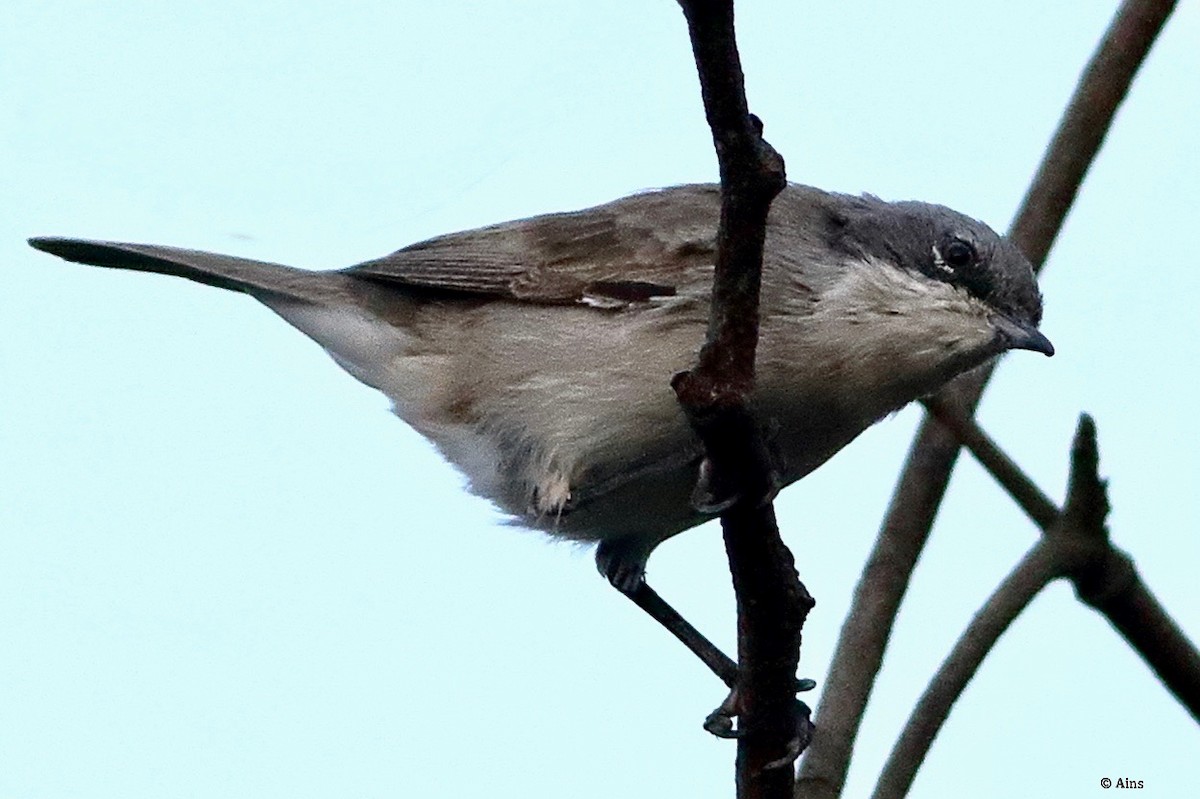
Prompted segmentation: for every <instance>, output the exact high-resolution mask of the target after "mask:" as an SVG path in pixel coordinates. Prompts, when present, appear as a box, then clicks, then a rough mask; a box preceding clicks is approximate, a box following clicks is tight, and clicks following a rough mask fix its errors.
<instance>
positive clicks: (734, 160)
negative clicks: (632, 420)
mask: <svg viewBox="0 0 1200 799" xmlns="http://www.w3.org/2000/svg"><path fill="white" fill-rule="evenodd" d="M679 2H680V5H681V6H682V7H683V12H684V15H685V16H686V17H687V22H688V31H689V33H690V36H691V40H692V50H693V53H694V54H695V58H696V70H697V72H698V74H699V77H700V89H701V95H702V97H703V100H704V110H705V115H706V116H707V119H708V123H709V127H710V128H711V129H712V134H713V143H714V145H715V147H716V152H717V159H718V161H719V163H720V174H721V219H720V227H719V229H718V233H717V257H716V271H715V274H714V278H713V296H712V312H711V316H710V318H709V328H708V336H707V339H706V341H705V343H704V346H703V348H702V349H701V351H700V355H699V359H698V363H697V365H696V367H695V368H693V369H691V370H690V371H687V372H681V373H680V374H678V375H676V376H675V379H674V380H673V381H672V386H673V387H674V389H675V392H676V395H677V397H678V399H679V402H680V404H681V406H682V407H683V409H684V411H685V413H686V414H687V416H688V420H689V421H690V423H691V425H692V428H693V429H694V430H695V431H696V433H697V435H698V436H699V438H700V440H701V441H702V442H703V443H704V447H705V452H706V460H705V467H704V472H705V475H706V477H705V479H706V481H707V483H708V484H709V486H710V487H717V488H718V489H719V491H718V496H717V499H718V501H719V502H720V504H721V505H722V506H723V507H725V508H726V510H725V512H724V513H723V514H722V516H721V526H722V530H723V533H724V538H725V548H726V552H727V554H728V556H729V567H730V571H731V573H732V577H733V585H734V590H735V592H736V594H737V608H738V660H739V663H740V669H739V673H738V681H737V686H736V687H735V689H734V694H732V695H731V700H733V701H731V702H730V704H731V708H732V711H733V713H736V714H737V715H738V716H739V725H738V726H739V737H738V752H737V767H736V771H737V792H738V796H739V797H743V799H748V797H786V796H789V795H790V794H791V786H792V771H791V769H790V768H782V767H780V766H781V765H785V764H790V763H791V761H792V759H794V756H795V754H797V753H798V751H797V750H796V749H795V747H796V745H797V742H796V739H797V735H796V727H797V721H796V713H795V687H796V681H795V675H796V667H797V665H798V662H799V651H800V630H801V627H802V625H803V623H804V617H805V616H806V615H807V613H808V609H809V608H810V607H811V606H812V598H811V597H809V595H808V593H807V591H805V589H804V586H803V585H802V584H801V583H800V581H799V579H798V576H797V574H796V571H795V568H794V565H793V560H792V556H791V553H790V552H789V551H788V549H787V547H786V546H784V544H783V541H782V540H781V539H780V537H779V529H778V527H777V526H776V523H775V513H774V509H773V508H772V506H771V503H770V497H771V496H772V495H773V492H774V485H775V477H774V474H773V472H772V469H771V463H770V458H769V457H768V453H767V448H766V447H765V445H764V443H763V440H762V433H761V431H760V430H759V428H758V424H757V422H756V420H755V419H754V417H753V416H752V415H751V413H750V412H749V409H748V405H749V401H750V397H751V393H752V391H753V387H754V358H755V350H756V348H757V345H758V329H759V317H758V308H759V289H760V286H761V275H762V256H763V247H764V243H765V241H766V224H767V213H768V211H769V209H770V206H771V201H772V200H774V198H775V196H776V195H777V194H778V193H779V192H780V191H782V190H783V187H784V185H785V181H786V179H785V176H784V166H783V159H782V158H781V157H780V156H779V154H778V153H776V152H775V150H774V149H772V148H771V146H770V145H769V144H767V142H766V141H764V140H763V138H762V123H761V122H759V120H758V119H757V118H756V117H754V116H752V115H751V114H750V112H749V108H748V105H747V103H746V94H745V87H744V85H743V75H742V68H741V61H740V59H739V57H738V52H737V43H736V41H735V37H734V27H733V3H732V0H679ZM803 743H804V742H803V741H801V742H800V745H803Z"/></svg>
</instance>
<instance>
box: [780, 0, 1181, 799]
mask: <svg viewBox="0 0 1200 799" xmlns="http://www.w3.org/2000/svg"><path fill="white" fill-rule="evenodd" d="M1174 7H1175V2H1173V0H1126V2H1125V3H1124V4H1123V5H1122V6H1121V8H1120V10H1119V11H1118V12H1117V15H1116V17H1115V18H1114V20H1113V22H1112V23H1111V24H1110V26H1109V29H1108V31H1107V33H1106V34H1105V36H1104V39H1103V40H1102V41H1101V43H1100V45H1099V47H1098V49H1097V51H1096V53H1095V54H1094V55H1093V57H1092V60H1091V62H1089V64H1088V66H1087V68H1086V69H1085V70H1084V72H1083V75H1082V76H1081V78H1080V81H1079V84H1078V85H1077V87H1076V90H1075V94H1074V95H1073V96H1072V99H1071V101H1070V103H1069V104H1068V106H1067V109H1066V111H1065V112H1064V114H1063V118H1062V120H1061V121H1060V123H1059V127H1058V130H1057V132H1056V134H1055V136H1054V139H1053V140H1052V142H1051V144H1050V146H1049V148H1048V149H1047V152H1046V154H1045V156H1044V157H1043V160H1042V163H1041V166H1040V167H1039V169H1038V172H1037V175H1036V176H1035V178H1034V180H1033V183H1032V184H1031V186H1030V189H1029V191H1028V193H1027V194H1026V196H1025V200H1024V201H1023V202H1022V204H1021V208H1020V210H1019V211H1018V213H1017V216H1016V218H1015V220H1014V222H1013V224H1012V227H1011V228H1010V231H1009V236H1010V238H1011V239H1012V241H1013V242H1014V243H1015V244H1016V245H1017V246H1018V247H1019V248H1020V249H1021V251H1022V252H1024V253H1025V255H1026V256H1027V257H1028V258H1029V260H1030V262H1031V263H1033V265H1034V267H1035V268H1036V269H1038V270H1039V271H1040V269H1041V267H1042V265H1043V264H1044V263H1045V260H1046V256H1047V254H1048V253H1049V251H1050V247H1051V246H1052V245H1053V243H1054V239H1055V238H1056V236H1057V234H1058V231H1059V229H1060V228H1061V227H1062V223H1063V220H1064V219H1065V217H1066V214H1067V211H1068V210H1070V206H1071V203H1072V201H1073V200H1074V198H1075V195H1076V194H1077V192H1078V191H1079V187H1080V186H1081V184H1082V183H1083V178H1084V176H1085V175H1086V173H1087V170H1088V168H1089V166H1090V165H1091V163H1092V161H1093V160H1094V158H1095V156H1096V153H1097V152H1098V151H1099V148H1100V145H1101V143H1102V142H1103V140H1104V137H1105V135H1106V134H1107V132H1108V129H1109V127H1110V126H1111V124H1112V120H1113V117H1114V115H1115V114H1116V110H1117V107H1118V106H1119V105H1120V103H1121V101H1122V100H1123V99H1124V97H1125V95H1126V94H1127V93H1128V90H1129V86H1130V84H1131V83H1132V81H1133V77H1134V75H1135V74H1136V73H1137V70H1138V68H1139V67H1140V66H1141V64H1142V62H1143V61H1144V60H1145V57H1146V55H1147V53H1148V52H1149V49H1150V46H1151V45H1152V44H1153V42H1154V40H1155V38H1156V37H1157V36H1158V34H1159V31H1161V29H1162V26H1163V25H1164V24H1165V23H1166V20H1167V18H1168V17H1169V16H1170V14H1171V11H1172V10H1174ZM991 374H992V369H991V368H987V369H981V370H977V371H976V372H975V373H972V374H970V375H967V376H965V378H964V379H961V380H958V381H956V382H955V383H954V384H952V385H950V386H947V387H946V389H944V390H943V391H942V392H941V398H942V399H943V400H945V401H947V402H953V403H957V404H958V405H959V407H961V408H963V409H964V410H965V411H967V412H968V413H973V412H974V409H975V408H976V407H977V405H978V403H979V399H980V397H981V396H982V394H983V389H984V387H985V386H986V385H987V381H988V379H989V378H990V376H991ZM958 452H959V445H958V442H957V440H956V439H955V437H954V436H953V435H952V434H951V433H950V432H949V431H947V430H945V429H944V428H941V427H940V426H939V425H937V424H936V423H933V422H932V421H930V420H926V421H925V422H924V423H923V424H922V425H921V428H920V430H919V431H918V433H917V435H916V437H915V439H914V442H913V446H912V448H911V449H910V450H909V456H908V460H907V462H906V463H905V466H904V471H903V473H902V474H901V476H900V479H899V480H898V481H897V484H896V489H895V491H894V493H893V495H892V502H891V505H890V507H889V508H888V513H887V516H886V517H885V519H884V522H883V524H882V526H881V530H880V534H879V538H878V540H877V542H876V545H875V548H874V550H873V551H872V553H871V555H870V557H869V558H868V561H867V564H866V566H865V567H864V569H863V574H862V577H861V578H860V580H859V584H858V587H857V588H856V590H855V595H854V600H853V603H852V606H851V610H850V613H849V615H848V617H847V619H846V622H845V624H844V626H843V628H842V633H841V636H840V637H839V640H838V645H837V649H836V651H835V653H834V657H833V662H832V664H831V666H830V670H829V679H828V680H827V681H826V684H825V690H824V692H823V693H822V696H821V703H820V705H819V706H818V708H817V714H816V715H817V718H818V719H819V723H820V732H819V734H818V735H817V736H816V737H815V739H814V740H813V743H812V746H811V747H810V749H809V751H808V752H807V754H806V755H805V758H804V762H803V763H802V765H801V769H800V774H799V778H798V782H797V786H796V795H797V796H798V797H836V796H839V795H840V794H841V791H842V787H843V786H844V785H845V781H846V772H847V770H848V769H849V766H850V758H851V755H852V753H853V748H854V740H855V738H856V737H857V735H858V730H859V727H860V725H861V723H862V716H863V712H864V711H865V709H866V703H867V700H868V698H869V697H870V693H871V689H872V687H873V686H874V683H875V677H876V675H877V674H878V672H879V666H880V664H881V663H882V660H883V652H884V649H885V647H886V645H887V641H888V638H889V636H890V635H891V632H892V627H893V625H894V622H895V618H896V612H897V610H898V609H899V607H900V600H901V599H902V598H903V596H904V593H905V591H906V590H907V588H908V583H909V580H910V579H911V576H912V571H913V569H914V568H915V566H916V562H917V558H918V556H919V555H920V553H921V550H922V549H923V548H924V546H925V542H926V540H927V539H928V536H929V531H930V529H931V528H932V526H933V520H934V518H935V516H936V515H937V510H938V507H939V505H940V504H941V501H942V497H943V496H944V495H945V492H946V487H947V485H948V483H949V479H950V472H951V470H952V469H953V467H954V463H955V461H956V460H957V458H958Z"/></svg>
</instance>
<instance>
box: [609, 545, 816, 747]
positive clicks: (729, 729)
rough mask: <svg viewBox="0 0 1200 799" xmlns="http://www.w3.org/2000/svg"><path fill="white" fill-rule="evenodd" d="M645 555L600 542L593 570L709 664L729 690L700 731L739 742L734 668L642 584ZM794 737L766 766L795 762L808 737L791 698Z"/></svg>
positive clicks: (799, 686) (804, 712) (806, 713)
mask: <svg viewBox="0 0 1200 799" xmlns="http://www.w3.org/2000/svg"><path fill="white" fill-rule="evenodd" d="M648 556H649V551H648V550H647V548H646V546H645V543H644V541H642V540H641V539H637V538H632V537H630V538H618V539H609V540H606V541H601V542H600V546H599V548H598V549H597V550H596V566H597V568H599V569H600V573H601V574H603V575H604V576H605V577H606V578H607V579H608V581H609V583H610V584H611V585H612V587H613V588H616V589H617V590H618V591H620V592H621V593H622V594H624V595H625V596H627V597H629V598H630V599H632V600H633V602H634V604H635V605H637V606H638V607H639V608H641V609H642V610H644V611H646V613H647V614H649V616H650V618H652V619H654V620H655V621H657V622H658V623H659V624H661V625H662V626H663V627H665V628H666V629H667V632H669V633H671V635H673V636H675V637H676V638H678V639H679V640H680V641H681V642H682V643H683V645H684V646H686V647H687V648H688V649H690V650H691V651H692V654H694V655H695V656H696V657H698V658H700V662H701V663H703V664H704V665H705V666H708V668H709V670H710V671H712V673H713V674H715V675H717V678H718V679H720V680H721V682H723V683H725V685H726V686H728V688H729V695H728V696H726V697H725V700H724V701H723V702H721V704H720V706H719V707H717V709H716V710H714V711H713V712H712V713H709V714H708V717H707V718H705V719H704V729H706V730H708V732H710V733H712V734H713V735H715V736H717V737H718V738H737V737H739V736H741V735H742V734H743V732H744V730H743V729H742V728H741V727H740V726H739V727H737V728H735V727H734V719H735V718H737V717H738V716H739V715H741V700H740V697H739V695H738V689H737V683H738V664H737V663H736V662H735V661H734V660H733V659H731V658H730V657H729V656H728V655H726V654H725V653H724V652H722V651H721V650H720V649H718V648H717V647H716V645H715V644H713V643H712V642H711V641H709V640H708V639H707V638H705V637H704V635H703V634H702V633H701V632H700V631H699V630H697V629H696V628H695V627H693V626H692V625H691V623H689V622H688V620H687V619H685V618H683V616H681V615H680V614H679V611H677V610H675V608H673V607H671V606H670V604H668V603H667V601H666V600H664V599H663V598H662V597H661V596H659V595H658V592H657V591H655V590H654V589H653V588H651V587H650V586H649V585H647V584H646V559H647V558H648ZM815 687H816V683H815V682H814V681H812V680H809V679H797V680H796V692H797V693H800V692H803V691H811V690H812V689H813V688H815ZM795 702H796V705H795V713H794V715H795V725H796V729H795V733H794V735H793V737H792V739H791V742H790V743H789V745H788V751H787V752H786V753H785V754H784V756H783V757H781V758H779V759H778V760H775V761H773V762H772V763H770V764H768V766H767V768H779V767H782V766H784V765H787V764H789V763H791V762H792V761H794V760H795V759H796V757H797V756H798V755H799V754H800V752H802V751H804V748H805V747H806V746H807V745H808V742H809V740H811V738H812V731H813V724H812V720H811V713H812V711H811V710H810V709H809V707H808V705H806V704H805V703H804V702H801V701H800V700H799V699H797V700H795Z"/></svg>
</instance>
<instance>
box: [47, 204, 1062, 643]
mask: <svg viewBox="0 0 1200 799" xmlns="http://www.w3.org/2000/svg"><path fill="white" fill-rule="evenodd" d="M719 216H720V188H719V186H717V185H713V184H694V185H684V186H676V187H672V188H665V189H658V190H651V191H645V192H640V193H637V194H633V195H631V196H628V197H625V198H622V199H619V200H616V201H614V202H610V203H607V204H604V205H599V206H596V207H593V208H588V209H583V210H578V211H571V212H565V213H551V214H546V215H541V216H535V217H532V218H528V219H522V220H517V221H513V222H506V223H502V224H497V225H491V226H487V227H482V228H478V229H474V230H468V231H464V232H459V233H451V234H448V235H443V236H438V237H435V238H432V239H428V240H426V241H422V242H418V243H415V244H412V245H410V246H407V247H404V248H402V249H400V250H397V251H395V252H393V253H391V254H390V255H386V256H384V257H381V258H378V259H375V260H371V261H367V262H365V263H361V264H358V265H356V266H352V267H349V268H345V269H338V270H331V271H311V270H304V269H297V268H294V267H289V266H283V265H280V264H274V263H267V262H262V261H257V260H250V259H246V258H239V257H234V256H229V255H219V254H215V253H209V252H202V251H197V250H189V249H181V248H176V247H165V246H159V245H149V244H131V243H119V242H108V241H90V240H80V239H71V238H57V237H43V238H33V239H30V240H29V243H30V244H31V245H32V246H33V247H35V248H36V249H38V250H42V251H44V252H47V253H50V254H53V255H56V256H59V257H60V258H63V259H65V260H67V261H74V262H78V263H83V264H91V265H95V266H102V267H111V268H117V269H131V270H137V271H144V272H157V273H162V274H167V275H174V276H178V277H184V278H188V279H189V280H193V281H196V282H199V283H203V284H207V285H210V286H215V287H218V288H222V289H228V290H232V291H238V292H241V293H244V294H248V295H250V296H251V297H253V298H254V299H256V300H258V301H259V302H260V303H262V304H263V305H265V306H266V307H267V308H269V309H270V310H271V311H273V312H275V313H276V314H277V315H278V316H280V317H282V318H283V319H284V321H286V322H288V323H289V324H291V325H292V326H293V327H295V328H296V329H298V330H299V331H300V332H302V333H304V334H305V335H307V336H308V337H309V338H311V339H312V340H314V341H315V342H316V343H317V344H319V345H320V346H321V347H323V348H324V350H325V351H326V352H327V353H328V354H329V355H330V356H331V357H332V358H333V360H334V361H335V362H336V363H337V364H338V365H339V366H340V367H341V368H342V369H344V370H345V371H346V372H348V373H349V374H350V375H352V376H353V377H355V378H357V379H358V380H359V381H361V382H362V383H365V384H366V385H368V386H371V387H372V388H375V389H377V390H379V391H381V392H382V393H383V394H385V395H386V396H387V397H388V398H389V399H390V400H391V402H392V406H393V409H394V412H395V413H396V415H397V416H399V417H400V419H402V420H403V421H404V422H406V423H407V424H409V425H410V426H412V427H413V428H414V429H415V430H417V431H418V432H419V433H420V434H422V435H423V436H424V437H425V438H427V439H428V440H429V441H431V442H432V443H433V444H434V445H435V446H436V448H437V449H438V450H439V451H440V452H441V454H442V455H443V456H444V458H445V459H446V460H447V461H449V462H450V463H451V464H453V465H454V466H456V467H457V468H458V469H459V470H460V471H461V472H462V473H463V474H464V475H465V476H466V478H467V483H468V486H469V489H470V491H472V492H473V493H475V494H477V495H479V496H481V497H484V498H486V499H488V500H490V501H491V502H492V503H494V505H495V506H496V507H498V508H499V509H500V510H501V511H502V512H503V513H504V514H506V516H507V517H508V518H509V519H511V520H512V521H513V522H515V523H516V524H518V525H520V526H524V527H527V528H532V529H534V530H541V531H544V532H545V533H548V534H549V535H551V536H553V537H555V538H561V539H569V540H574V541H580V542H585V543H594V544H596V563H597V567H598V568H599V570H600V572H601V573H602V574H603V575H604V576H605V577H606V578H607V579H608V580H609V582H610V583H611V584H612V585H613V586H614V587H616V588H617V589H618V590H620V591H621V592H622V593H624V594H626V595H630V596H633V595H634V594H636V593H637V592H638V590H639V588H640V587H642V586H644V585H645V571H646V564H647V561H648V559H649V558H650V555H651V553H652V552H653V551H654V549H655V548H656V547H657V546H658V545H659V544H661V543H662V542H663V541H665V540H667V539H668V538H670V537H672V536H674V535H676V534H678V533H680V532H683V531H685V530H687V529H690V528H693V527H695V526H697V525H699V524H700V523H702V522H704V521H706V520H708V519H710V518H713V517H714V516H715V515H717V513H718V512H719V509H718V508H714V507H712V506H706V505H705V504H704V503H700V502H697V501H696V499H695V497H696V486H697V483H698V481H700V480H701V479H702V474H701V473H702V471H703V469H702V464H703V461H704V452H703V448H702V445H701V443H700V441H699V439H698V438H697V437H696V435H695V433H694V432H693V430H692V428H691V427H690V425H689V423H688V420H687V418H686V417H685V415H684V413H683V411H682V410H681V408H680V406H679V404H678V402H677V400H676V397H675V394H674V392H673V391H672V389H671V385H670V382H671V378H672V376H673V375H674V374H676V373H678V372H680V371H682V370H685V369H687V368H688V367H689V366H690V365H692V364H693V362H694V359H695V357H696V353H697V351H698V349H699V347H700V345H701V344H702V343H703V342H704V338H705V331H706V327H707V324H708V318H709V311H710V300H711V290H712V279H713V271H714V262H715V256H716V246H717V245H716V240H717V227H718V221H719ZM760 316H761V319H760V339H759V346H758V350H757V356H756V363H755V369H756V378H755V385H754V391H753V394H752V396H751V406H750V407H751V412H752V413H753V415H754V418H755V420H756V421H758V422H759V423H760V424H761V425H762V426H763V428H764V429H769V430H770V431H771V438H772V447H773V451H774V452H776V454H777V458H778V464H777V470H778V475H777V479H778V482H779V483H780V484H781V485H782V486H786V485H789V484H791V483H794V482H795V481H797V480H799V479H801V478H803V477H804V476H806V475H808V474H809V473H811V472H812V471H813V470H814V469H816V468H818V467H819V466H820V465H821V464H823V463H825V462H826V461H827V460H829V458H831V457H832V456H833V455H834V454H836V453H837V452H838V451H839V450H841V449H842V448H843V447H845V446H846V445H847V444H849V443H850V442H851V441H852V440H854V439H855V438H856V437H857V436H858V435H859V434H860V433H862V432H863V431H864V430H865V429H867V428H868V427H870V426H871V425H872V424H874V423H875V422H877V421H879V420H880V419H883V418H885V417H886V416H888V415H889V414H892V413H893V412H895V411H897V410H899V409H900V408H902V407H904V406H905V405H907V404H908V403H910V402H912V401H914V400H916V399H919V398H921V397H923V396H926V395H929V394H931V393H933V392H935V391H937V390H938V389H939V388H940V387H942V386H943V385H945V384H946V383H947V382H949V381H950V380H952V379H953V378H955V377H956V376H958V375H960V374H962V373H964V372H966V371H969V370H971V369H974V368H976V367H979V366H980V365H982V364H984V363H986V362H988V361H990V360H992V359H993V358H995V357H997V356H998V355H1000V354H1002V353H1004V352H1007V351H1009V350H1012V349H1025V350H1031V351H1035V352H1040V353H1043V354H1045V355H1052V354H1053V353H1054V347H1053V345H1052V344H1051V343H1050V341H1049V339H1047V338H1046V336H1045V335H1043V334H1042V333H1041V332H1040V330H1039V325H1040V322H1041V318H1042V295H1041V293H1040V292H1039V290H1038V286H1037V282H1036V278H1035V275H1034V272H1033V269H1032V268H1031V266H1030V264H1029V262H1028V260H1027V259H1026V258H1025V257H1024V256H1023V255H1022V254H1021V252H1020V251H1019V250H1018V249H1017V247H1016V246H1015V245H1014V244H1013V243H1012V242H1010V241H1008V240H1006V239H1005V238H1003V237H1001V236H1000V235H998V234H997V233H996V232H995V231H993V230H992V229H991V228H990V227H988V226H987V225H986V224H984V223H983V222H980V221H978V220H975V219H973V218H971V217H969V216H966V215H964V214H961V213H959V212H957V211H954V210H952V209H950V208H947V207H945V206H941V205H935V204H930V203H924V202H916V201H901V202H888V201H885V200H882V199H880V198H878V197H876V196H873V195H870V194H864V195H849V194H841V193H835V192H827V191H823V190H821V189H817V188H814V187H810V186H804V185H799V184H789V185H787V186H786V187H785V188H784V189H783V191H782V192H781V193H780V194H779V195H778V196H777V197H776V199H775V200H774V202H773V203H772V205H771V207H770V212H769V215H768V219H767V226H766V239H765V245H764V253H763V264H762V298H761V309H760ZM660 620H661V619H660Z"/></svg>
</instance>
